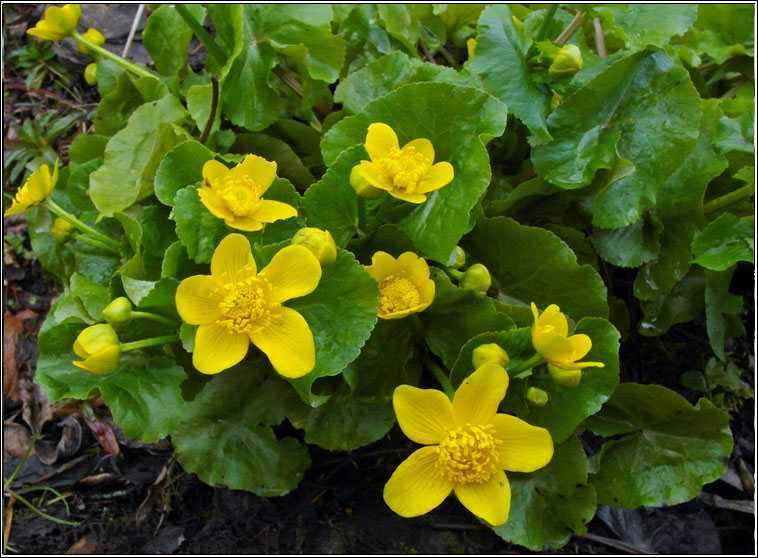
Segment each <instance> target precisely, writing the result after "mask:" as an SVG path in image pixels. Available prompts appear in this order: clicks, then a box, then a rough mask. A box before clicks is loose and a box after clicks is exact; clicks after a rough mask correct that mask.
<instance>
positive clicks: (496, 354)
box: [471, 343, 511, 370]
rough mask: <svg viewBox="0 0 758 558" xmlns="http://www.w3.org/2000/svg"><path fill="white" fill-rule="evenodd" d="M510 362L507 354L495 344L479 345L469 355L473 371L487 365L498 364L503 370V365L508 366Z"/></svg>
mask: <svg viewBox="0 0 758 558" xmlns="http://www.w3.org/2000/svg"><path fill="white" fill-rule="evenodd" d="M510 360H511V359H510V358H509V357H508V353H506V352H505V350H504V349H503V348H502V347H501V346H500V345H498V344H497V343H485V344H483V345H479V346H478V347H477V348H476V349H474V352H473V353H472V354H471V362H472V364H473V365H474V370H478V369H479V368H481V367H482V366H484V365H485V364H488V363H494V364H498V365H500V366H502V367H503V368H505V365H506V364H508V363H509V362H510Z"/></svg>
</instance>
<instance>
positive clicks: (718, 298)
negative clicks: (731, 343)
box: [705, 266, 742, 360]
mask: <svg viewBox="0 0 758 558" xmlns="http://www.w3.org/2000/svg"><path fill="white" fill-rule="evenodd" d="M735 269H737V267H736V266H733V267H731V268H728V269H725V270H724V271H711V270H707V271H706V272H705V325H706V329H707V331H708V340H709V341H710V343H711V348H712V349H713V352H714V353H715V355H716V356H717V357H719V359H721V360H725V355H724V338H725V337H726V323H725V320H724V314H731V315H735V314H739V313H740V311H741V310H742V297H741V296H737V295H733V294H731V293H730V292H729V283H730V281H731V280H732V275H734V271H735Z"/></svg>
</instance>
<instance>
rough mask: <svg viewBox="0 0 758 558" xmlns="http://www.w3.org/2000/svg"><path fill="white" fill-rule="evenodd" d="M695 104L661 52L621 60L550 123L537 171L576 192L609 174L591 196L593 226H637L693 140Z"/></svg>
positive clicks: (536, 155)
mask: <svg viewBox="0 0 758 558" xmlns="http://www.w3.org/2000/svg"><path fill="white" fill-rule="evenodd" d="M700 117H701V109H700V99H699V97H698V94H697V91H696V90H695V88H694V87H693V85H692V83H691V81H690V79H689V76H688V74H687V72H686V70H684V68H682V67H681V66H678V65H676V64H674V63H673V62H672V61H671V59H670V58H669V57H668V56H667V55H666V54H665V53H664V52H662V51H658V52H653V53H651V52H639V53H636V54H632V55H630V56H627V57H625V58H622V59H620V60H618V61H617V62H615V63H614V64H612V65H611V66H610V67H608V68H607V69H606V70H605V71H603V72H602V73H600V74H599V75H598V76H597V77H595V78H594V79H592V80H591V81H590V82H588V83H587V84H586V85H585V86H583V87H582V88H581V89H579V90H578V91H577V92H576V93H575V94H573V95H572V96H571V97H569V98H568V99H566V100H565V101H564V102H563V103H561V104H560V106H559V107H558V108H557V109H556V110H555V111H554V112H553V113H552V114H551V115H550V117H549V118H548V121H547V122H548V127H549V130H550V133H551V134H552V136H553V138H554V141H552V142H550V143H546V144H541V145H535V146H534V149H533V151H532V161H533V162H534V168H535V170H536V171H537V173H538V174H539V175H540V176H542V177H543V178H545V179H546V180H548V181H549V182H551V183H552V184H555V185H556V186H560V187H561V188H566V189H574V188H581V187H583V186H586V185H588V184H590V182H592V180H593V178H594V177H595V173H596V171H597V170H598V169H613V170H614V173H612V174H611V175H610V177H609V180H610V181H609V183H607V184H606V185H605V186H604V187H603V188H602V189H601V190H600V192H598V194H597V195H596V197H595V202H594V208H593V210H594V217H593V224H594V225H595V226H598V227H604V228H608V229H614V228H619V227H623V226H626V225H630V224H632V223H634V222H636V221H638V220H639V219H640V218H641V216H642V213H643V212H644V211H645V210H646V209H649V208H651V207H653V205H655V201H656V196H657V194H658V191H659V190H660V189H661V187H662V186H663V184H664V182H665V181H666V180H667V179H668V177H669V176H670V175H671V174H672V173H673V172H674V171H675V170H676V169H677V168H678V167H679V166H680V165H681V164H682V162H683V161H684V160H685V158H686V157H687V155H688V154H689V153H690V151H691V150H692V148H693V147H694V145H695V142H696V140H697V132H698V126H699V123H700Z"/></svg>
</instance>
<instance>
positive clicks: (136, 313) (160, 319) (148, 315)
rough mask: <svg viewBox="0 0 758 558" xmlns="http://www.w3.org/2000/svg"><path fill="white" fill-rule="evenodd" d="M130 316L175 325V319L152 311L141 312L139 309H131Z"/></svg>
mask: <svg viewBox="0 0 758 558" xmlns="http://www.w3.org/2000/svg"><path fill="white" fill-rule="evenodd" d="M131 316H132V318H145V319H146V320H153V321H154V322H160V323H162V324H167V325H170V326H175V325H177V323H176V321H175V320H172V319H171V318H167V317H166V316H160V315H158V314H153V313H152V312H142V311H139V310H132V314H131Z"/></svg>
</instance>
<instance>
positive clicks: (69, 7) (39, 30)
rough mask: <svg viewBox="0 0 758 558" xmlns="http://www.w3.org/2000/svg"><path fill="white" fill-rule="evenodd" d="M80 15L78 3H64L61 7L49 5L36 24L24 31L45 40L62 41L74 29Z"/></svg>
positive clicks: (80, 10)
mask: <svg viewBox="0 0 758 558" xmlns="http://www.w3.org/2000/svg"><path fill="white" fill-rule="evenodd" d="M81 16H82V8H81V7H80V6H79V4H66V5H65V6H63V7H62V8H59V7H58V6H50V7H49V8H48V9H46V10H45V15H44V16H43V17H42V19H41V20H39V21H38V22H37V25H36V26H34V28H33V29H27V30H26V32H27V34H29V35H33V36H35V37H39V38H40V39H45V40H47V41H62V40H63V39H65V38H66V37H70V36H71V34H72V33H73V32H74V31H76V25H77V24H78V23H79V18H80V17H81Z"/></svg>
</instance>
